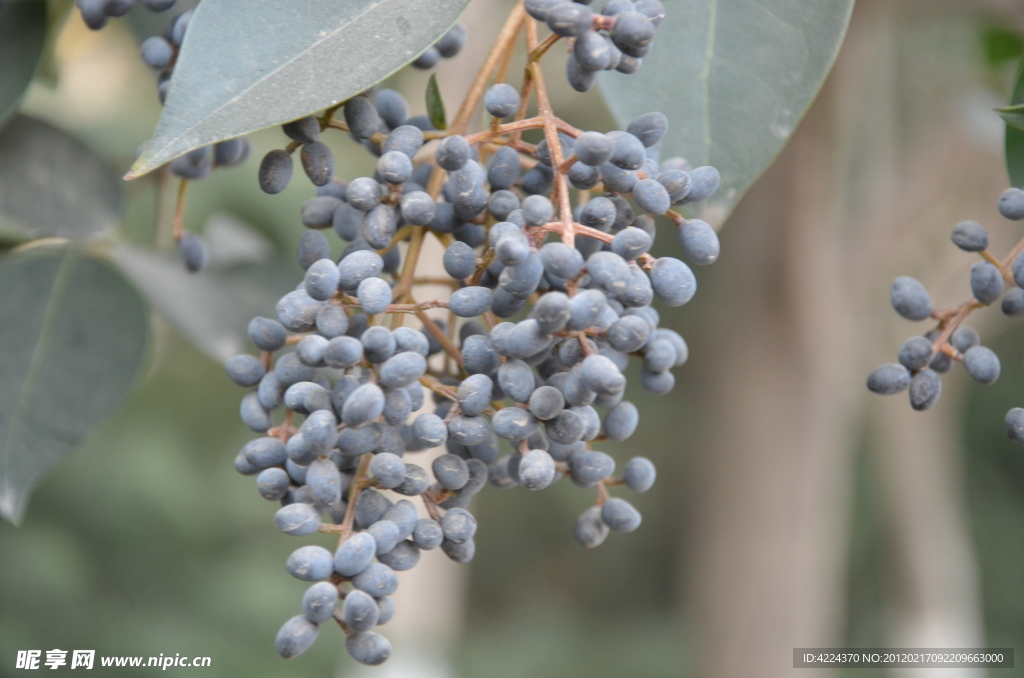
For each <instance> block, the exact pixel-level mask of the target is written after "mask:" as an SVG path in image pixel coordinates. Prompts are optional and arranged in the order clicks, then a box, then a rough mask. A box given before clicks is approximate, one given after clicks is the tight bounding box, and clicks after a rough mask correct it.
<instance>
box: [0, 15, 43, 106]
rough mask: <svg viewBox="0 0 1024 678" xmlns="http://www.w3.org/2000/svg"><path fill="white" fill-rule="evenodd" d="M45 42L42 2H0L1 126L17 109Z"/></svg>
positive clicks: (30, 80)
mask: <svg viewBox="0 0 1024 678" xmlns="http://www.w3.org/2000/svg"><path fill="white" fill-rule="evenodd" d="M45 42H46V4H45V3H42V2H0V126H3V124H4V122H6V121H7V120H8V119H9V118H10V117H11V116H12V115H14V112H15V111H16V110H18V104H20V103H21V96H22V94H24V92H25V90H26V89H27V88H28V84H29V83H30V82H32V74H33V73H35V72H36V66H37V65H38V64H39V58H40V56H41V55H42V53H43V44H45Z"/></svg>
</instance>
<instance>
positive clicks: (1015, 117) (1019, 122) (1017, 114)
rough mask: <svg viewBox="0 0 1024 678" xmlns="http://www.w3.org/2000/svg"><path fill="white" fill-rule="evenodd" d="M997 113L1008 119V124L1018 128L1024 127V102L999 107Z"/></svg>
mask: <svg viewBox="0 0 1024 678" xmlns="http://www.w3.org/2000/svg"><path fill="white" fill-rule="evenodd" d="M996 113H998V114H999V117H1000V118H1002V119H1003V120H1005V121H1006V124H1007V125H1010V126H1012V127H1016V128H1017V129H1024V104H1017V105H1016V106H1004V107H1002V108H997V109H996Z"/></svg>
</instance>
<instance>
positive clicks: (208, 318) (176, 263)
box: [111, 243, 295, 362]
mask: <svg viewBox="0 0 1024 678" xmlns="http://www.w3.org/2000/svg"><path fill="white" fill-rule="evenodd" d="M111 258H112V260H113V262H114V263H115V264H116V265H117V267H118V268H119V269H120V270H121V272H122V273H124V275H125V277H126V278H128V279H129V280H130V281H131V282H132V283H133V284H134V285H135V288H136V289H137V290H139V292H140V293H141V294H142V295H143V296H144V297H146V299H147V300H149V302H150V304H152V306H153V308H155V309H156V310H157V311H159V312H160V314H161V315H162V316H164V317H165V318H166V319H167V320H168V321H169V322H170V323H171V324H172V325H173V326H174V328H175V329H176V330H177V331H178V332H179V333H181V335H182V336H184V337H185V338H186V339H187V340H189V341H190V342H192V344H194V345H195V346H196V348H198V349H199V350H201V351H202V352H203V353H205V354H206V355H208V356H210V357H211V358H213V359H214V360H218V361H220V362H224V361H226V360H227V359H228V358H230V357H231V356H233V355H237V354H238V353H241V352H243V351H248V350H251V347H250V345H249V342H248V339H247V335H246V328H247V327H248V325H249V321H250V320H251V319H252V317H253V316H256V315H263V316H269V317H274V307H275V305H276V304H277V300H278V299H280V298H281V297H282V296H283V295H284V294H286V293H287V292H289V291H290V290H291V289H293V288H294V287H295V270H294V267H288V266H284V265H283V264H280V263H279V264H276V265H263V266H255V265H249V266H235V267H231V268H226V269H221V270H217V269H216V268H215V267H212V266H211V267H210V268H209V269H204V270H202V271H200V272H198V273H189V272H188V271H186V270H185V267H184V265H183V264H182V263H181V259H180V258H178V257H177V256H173V255H165V254H157V253H154V252H150V251H147V250H143V249H139V248H137V247H134V246H132V245H128V244H125V243H122V244H118V245H116V246H115V247H114V249H113V251H112V252H111Z"/></svg>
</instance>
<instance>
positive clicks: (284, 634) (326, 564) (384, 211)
mask: <svg viewBox="0 0 1024 678" xmlns="http://www.w3.org/2000/svg"><path fill="white" fill-rule="evenodd" d="M613 4H617V3H613ZM584 9H585V8H584ZM527 21H528V19H527V18H526V17H525V16H523V12H522V9H521V7H520V8H517V9H516V10H514V11H513V14H512V16H511V18H510V19H509V23H508V24H506V29H504V30H503V32H502V35H503V36H504V35H507V34H508V32H509V31H510V29H509V26H511V27H512V28H513V29H515V30H516V31H518V30H521V28H522V26H523V24H524V23H525V22H527ZM511 34H512V35H513V36H514V35H515V33H511ZM554 37H555V38H556V39H557V38H558V37H559V36H558V34H555V36H554ZM602 39H603V38H602ZM550 42H553V41H550ZM511 46H512V43H511V40H504V41H503V40H502V38H501V36H499V41H498V42H497V43H496V45H495V48H494V50H492V56H491V57H488V61H487V62H486V63H485V65H484V69H483V70H482V76H481V77H482V78H483V79H482V81H481V82H482V83H483V85H486V80H487V79H488V78H489V77H491V75H492V74H493V72H494V69H495V68H496V66H495V64H496V63H497V61H498V60H499V59H500V57H501V54H502V50H504V53H505V54H507V53H508V50H510V49H511ZM527 47H528V49H529V50H530V52H531V57H530V58H529V60H528V66H527V73H526V79H525V81H524V84H523V87H522V89H521V90H516V89H515V88H513V87H512V86H510V85H508V84H506V83H503V82H498V83H495V84H493V85H492V86H491V87H490V88H489V89H487V88H486V87H485V86H481V87H480V88H479V89H478V94H477V95H476V98H475V99H474V98H473V96H472V95H471V96H470V97H468V98H467V100H466V102H465V103H464V104H463V106H462V109H461V110H460V112H459V115H458V116H457V117H456V118H455V121H454V122H453V123H452V125H451V129H450V130H448V131H438V130H434V129H432V128H430V127H429V125H428V124H425V123H424V121H423V120H422V119H419V120H417V119H416V118H410V117H409V109H408V106H407V104H406V102H405V101H404V100H403V99H402V97H401V95H399V94H398V93H397V92H394V91H392V90H386V89H383V90H379V91H376V92H371V93H366V94H363V95H360V96H357V97H355V98H353V99H350V100H348V101H347V102H344V103H343V104H339V105H338V106H335V107H334V108H331V109H328V110H327V111H326V112H324V113H323V114H322V115H320V116H318V117H314V116H309V117H306V118H303V119H301V120H297V121H295V122H292V123H289V124H287V125H285V126H284V132H285V134H286V135H287V136H288V137H289V138H290V139H291V143H289V144H288V146H287V147H286V148H284V149H278V150H273V151H271V152H270V153H268V154H267V155H266V157H264V159H263V161H262V163H261V165H260V169H259V173H258V180H259V184H260V186H261V188H262V189H263V190H264V191H266V192H267V193H278V192H280V191H281V190H283V189H284V188H285V186H287V185H288V183H289V181H290V179H291V176H292V173H293V161H292V154H293V153H294V152H295V151H296V150H299V151H300V159H301V162H302V166H303V170H304V171H305V173H306V175H307V176H308V178H309V179H310V180H311V182H312V183H313V184H314V185H315V186H317V189H316V195H315V196H314V197H312V198H310V199H309V200H307V201H306V202H305V203H304V204H303V206H302V209H301V220H302V223H303V224H304V225H305V226H306V228H307V229H308V230H307V231H306V232H305V233H304V234H303V236H302V238H301V239H300V242H299V245H298V259H299V263H300V264H301V266H302V268H303V269H304V270H305V276H304V279H303V281H302V282H301V283H300V284H299V285H298V286H297V287H296V289H295V290H294V291H292V292H289V293H288V294H286V295H285V296H283V297H282V298H281V299H280V301H279V302H278V304H277V309H276V311H277V313H276V315H277V317H276V319H273V318H265V317H257V318H254V319H253V320H252V322H251V323H250V325H249V337H250V339H251V340H252V342H253V344H254V345H255V346H256V348H257V349H258V350H259V351H260V355H259V356H258V357H257V356H252V355H239V356H235V357H234V358H232V359H231V360H229V361H228V364H227V371H228V375H229V377H230V378H231V379H232V380H233V381H234V382H235V383H236V384H238V385H240V386H243V387H246V388H249V389H252V390H250V391H249V392H248V393H247V394H246V395H245V396H244V397H243V398H242V403H241V418H242V420H243V422H244V423H245V424H246V425H247V426H248V427H249V428H250V429H252V430H254V431H257V432H259V433H263V434H265V435H264V436H262V437H259V438H256V439H254V440H252V441H250V442H249V443H248V444H247V445H246V446H245V447H244V448H243V449H242V450H241V451H240V452H239V454H238V456H237V457H236V459H235V467H236V469H237V470H238V471H240V472H241V473H243V474H246V475H255V476H256V484H257V490H258V491H259V493H260V494H261V495H262V496H263V497H264V498H266V499H268V500H271V501H278V502H280V503H281V505H282V506H281V508H280V509H279V510H278V511H277V513H276V515H275V522H276V524H277V526H278V528H279V529H281V530H282V531H283V532H285V533H287V534H290V535H295V536H305V535H311V534H313V533H315V532H329V533H334V534H337V535H338V537H339V545H338V547H337V549H336V550H335V551H334V552H333V553H332V552H331V551H329V550H327V549H325V548H322V547H320V546H303V547H300V548H299V549H297V550H296V551H295V552H294V553H293V554H292V555H291V556H290V557H289V558H288V562H287V568H288V571H289V572H290V573H291V574H292V575H293V576H295V577H297V578H299V579H301V580H304V581H309V582H312V585H311V586H310V588H309V589H308V591H307V592H306V595H305V597H304V598H303V610H304V613H303V614H301V615H299V616H296V617H294V618H292V619H290V620H289V621H288V622H286V623H285V625H284V626H283V627H282V628H281V631H280V632H279V634H278V637H277V649H278V651H279V653H280V654H281V655H282V656H284V657H294V656H296V655H298V654H300V653H301V652H303V651H304V650H306V649H307V648H308V647H309V646H310V645H311V644H312V643H313V641H314V640H315V639H316V637H317V635H318V634H319V629H320V625H321V624H323V623H325V622H327V621H329V620H331V619H334V620H335V621H336V622H337V623H338V624H339V625H340V626H341V628H342V629H343V630H344V631H345V633H346V635H347V640H346V647H347V649H348V652H349V654H350V655H351V656H352V657H353V658H354V659H356V660H357V661H359V662H362V663H365V664H379V663H381V662H383V661H385V660H386V659H387V658H388V656H389V655H390V652H391V647H390V644H389V643H388V641H387V640H386V639H385V638H384V637H383V636H381V635H379V634H377V633H375V632H374V629H375V628H376V627H377V626H379V625H381V624H384V623H386V622H387V621H388V620H389V619H390V618H391V616H392V614H393V612H394V608H393V605H392V603H391V601H390V598H389V596H390V595H391V594H392V593H393V592H394V591H395V590H396V587H397V586H398V579H397V576H396V574H395V573H396V572H399V571H403V570H407V569H410V568H412V567H414V566H415V565H416V564H417V562H418V560H419V558H420V553H421V551H422V550H429V549H434V548H440V549H441V550H442V551H443V552H444V553H445V554H446V555H447V556H448V557H449V558H451V559H452V560H454V561H456V562H459V563H465V562H468V561H469V560H471V559H472V557H473V555H474V552H475V545H474V541H473V537H474V534H475V532H476V529H477V521H476V519H475V518H474V517H473V515H472V513H470V511H469V510H468V509H469V505H470V502H471V500H472V498H473V496H474V495H476V494H477V493H478V492H479V491H480V490H481V489H482V488H483V487H484V486H485V485H487V484H488V483H490V484H491V485H493V486H496V487H499V488H510V487H513V486H515V485H522V486H523V487H526V488H528V489H530V490H541V489H543V488H545V487H548V486H549V485H551V484H553V483H555V482H557V481H558V480H560V479H562V478H564V477H568V478H569V479H570V481H571V482H572V483H573V484H575V485H577V486H579V487H582V488H590V489H592V490H594V492H595V502H594V503H593V505H591V506H590V507H589V508H587V509H586V510H585V511H584V512H583V514H582V515H581V516H580V518H579V520H578V522H577V525H576V537H577V539H578V540H579V541H580V542H581V543H582V544H583V545H585V546H588V547H595V546H597V545H599V544H601V543H602V542H603V541H604V540H605V538H606V537H607V535H608V534H609V532H610V531H617V532H630V531H632V530H635V529H636V528H637V527H638V526H639V525H640V522H641V515H640V513H639V512H638V511H637V510H636V509H635V508H634V507H633V506H632V505H631V504H630V503H629V502H627V501H626V500H624V499H621V498H613V497H610V496H609V493H608V487H609V486H617V485H625V486H626V487H627V488H628V489H630V490H632V491H635V492H644V491H646V490H648V489H649V488H650V487H651V486H652V485H653V483H654V481H655V476H656V471H655V467H654V465H653V464H652V463H651V462H650V461H649V460H648V459H646V458H644V457H633V458H632V459H630V460H629V462H628V463H627V464H625V466H624V469H623V471H622V473H621V475H620V476H618V477H614V475H613V474H614V473H615V470H616V461H615V460H614V459H613V458H612V457H611V456H610V455H609V454H607V453H606V452H603V451H599V450H596V449H594V446H595V445H597V444H600V443H601V442H605V441H623V440H626V439H628V438H629V437H630V436H631V435H632V434H633V432H634V431H635V429H636V427H637V424H638V418H639V413H638V410H637V407H636V406H635V405H633V404H632V403H630V402H629V401H627V400H624V399H623V395H624V393H625V386H626V378H625V376H624V375H623V371H624V370H625V369H626V366H627V364H628V362H629V359H630V356H636V357H637V358H638V359H639V361H640V362H641V363H642V366H641V369H640V381H641V384H642V385H643V386H644V387H645V388H646V389H647V390H649V391H651V392H653V393H655V394H659V395H661V394H665V393H668V392H669V391H670V390H671V389H672V387H673V386H674V382H675V378H674V376H673V374H672V372H671V370H672V369H673V368H676V367H679V366H681V365H682V364H683V363H685V362H686V359H687V356H688V350H687V346H686V343H685V341H684V340H683V339H682V337H680V336H679V335H678V334H677V333H676V332H674V331H672V330H669V329H666V328H660V327H659V314H658V311H656V310H655V309H654V308H653V307H652V306H651V303H652V302H653V301H654V299H655V297H657V298H658V299H660V300H661V301H662V302H663V303H665V304H666V305H668V306H680V305H682V304H685V303H686V302H688V301H689V300H690V299H691V298H692V297H693V295H694V293H695V291H696V279H695V277H694V274H693V272H692V271H691V269H690V267H689V266H688V265H687V264H685V263H683V262H682V261H680V260H679V259H675V258H672V257H663V258H660V259H655V258H653V257H652V256H651V255H650V254H648V250H649V249H650V248H651V245H652V243H653V242H654V238H655V235H656V228H655V226H656V222H655V219H656V217H667V218H668V219H669V220H670V222H671V223H672V224H674V225H675V226H676V227H678V232H679V238H680V243H681V245H682V249H683V252H684V254H685V255H686V256H687V258H689V260H690V261H691V262H692V263H694V264H710V263H712V262H714V261H715V260H716V259H717V258H718V254H719V242H718V238H717V235H716V234H715V232H714V230H713V229H712V228H711V227H710V226H709V225H708V224H706V223H704V222H703V221H700V220H687V219H685V218H684V217H683V216H682V215H680V214H678V213H677V212H675V211H673V210H672V209H671V207H672V205H681V204H684V203H687V202H693V201H697V200H703V199H705V198H707V197H708V196H710V195H711V194H712V193H713V192H714V191H715V190H716V189H717V187H718V184H719V175H718V172H717V171H716V170H715V169H714V168H712V167H698V168H695V169H694V168H691V167H690V166H689V164H688V163H687V162H686V161H685V160H683V159H682V158H672V159H668V160H665V161H663V162H659V158H658V149H659V143H660V141H661V139H662V137H663V136H664V134H665V132H666V130H667V127H668V121H667V119H666V117H665V116H664V115H662V114H661V113H649V114H646V115H643V116H640V117H639V118H637V119H636V120H634V121H633V122H632V123H630V125H629V126H628V127H627V129H625V130H616V131H613V132H608V133H600V132H593V131H589V132H583V131H580V130H578V129H575V128H574V127H572V126H570V125H568V124H567V123H565V122H564V121H562V120H560V119H559V118H557V117H555V116H554V114H553V113H552V111H551V109H550V103H549V100H548V98H547V91H546V89H545V86H544V82H543V78H542V75H541V73H540V69H539V68H538V65H537V60H536V58H539V56H540V55H541V54H543V51H544V50H543V49H540V46H539V45H538V44H537V43H536V39H535V33H534V32H533V30H532V26H530V27H529V28H528V30H527ZM494 54H497V57H494V56H493V55H494ZM485 90H486V91H485ZM531 92H533V93H536V96H537V103H538V108H539V114H538V115H537V116H536V117H533V118H525V111H526V105H525V104H526V101H525V100H526V99H527V98H528V97H529V95H530V93H531ZM371 96H372V97H373V99H372V100H371ZM480 98H483V100H484V105H485V107H486V109H487V110H488V112H489V113H490V114H491V116H492V120H491V125H490V126H489V127H488V129H486V130H484V131H481V132H477V133H473V134H467V133H466V127H467V123H468V120H469V118H470V117H471V115H472V113H473V111H474V109H475V107H476V105H477V104H478V103H479V99H480ZM336 113H341V116H342V117H343V121H342V120H339V119H337V118H336V117H335V114H336ZM509 117H514V119H513V120H512V121H511V122H502V120H503V119H505V118H509ZM328 129H340V130H344V131H346V132H348V134H349V135H350V137H351V138H352V139H353V140H354V141H355V142H356V143H359V144H361V145H362V146H363V147H364V148H365V149H367V150H368V151H369V152H371V153H373V154H374V155H376V156H377V157H378V160H377V166H376V171H375V173H374V175H373V176H362V177H357V178H354V179H352V180H351V181H349V182H345V181H342V180H340V179H337V178H335V177H334V173H335V163H334V158H333V156H332V154H331V151H330V149H329V148H328V147H327V146H326V145H325V144H324V143H323V142H322V141H320V135H321V134H322V133H323V132H325V131H326V130H328ZM530 129H540V130H543V132H544V139H543V140H542V141H541V142H540V143H538V144H531V143H527V142H526V141H524V140H523V139H522V137H521V134H522V132H523V131H525V130H530ZM435 141H436V143H434V142H435ZM524 170H525V171H524ZM570 187H572V188H575V189H576V190H577V191H578V192H577V195H576V198H577V200H576V205H575V208H574V207H573V206H572V201H571V199H570V198H571V196H570ZM630 200H632V204H631V202H630ZM328 229H333V231H334V232H335V234H336V235H337V236H338V237H339V238H340V239H341V240H342V241H343V242H345V243H347V244H346V246H345V248H344V251H343V252H342V255H341V257H340V259H338V260H337V261H336V260H334V259H333V258H332V257H331V249H330V244H329V242H328V240H327V238H326V237H325V235H324V231H326V230H328ZM552 233H554V234H557V235H558V236H560V237H558V238H557V239H555V240H552V241H550V242H549V241H547V240H548V236H549V235H550V234H552ZM428 236H429V237H433V238H436V239H437V240H438V241H439V242H441V243H442V244H443V245H444V247H445V251H444V255H443V265H444V269H445V271H446V272H447V274H448V276H449V277H448V278H428V277H417V274H418V271H417V262H418V259H419V256H420V253H421V251H422V246H423V243H424V240H425V238H427V237H428ZM428 283H429V284H442V285H447V286H448V287H450V288H451V290H452V292H451V295H450V298H449V299H433V300H426V301H423V300H417V299H416V298H415V297H414V292H415V291H416V289H417V285H420V284H428ZM431 309H447V311H448V317H447V319H446V320H442V319H440V318H434V317H431V316H430V315H428V313H427V311H428V310H431ZM409 315H414V316H415V317H416V318H417V320H418V322H419V324H420V326H421V327H420V329H412V328H410V327H406V326H405V324H404V322H405V319H406V318H407V317H408V316H409ZM428 391H429V392H430V395H431V402H430V404H429V406H428V403H427V397H426V396H427V392H428ZM425 407H426V410H424V408H425ZM598 410H603V411H604V416H603V417H602V416H601V414H599V411H598ZM281 411H283V415H281V416H280V417H279V416H278V414H277V413H279V412H281ZM300 417H301V418H302V419H301V423H300V419H299V418H300ZM503 441H504V442H503ZM502 446H508V449H507V450H505V451H503V450H502ZM439 447H444V448H445V451H446V453H445V454H442V455H440V456H438V457H436V458H435V459H433V461H432V462H430V463H429V464H426V463H420V464H417V463H410V462H408V461H406V458H405V455H406V454H407V453H415V452H418V451H423V450H429V449H434V448H439ZM414 497H418V498H419V501H420V502H421V503H422V509H423V514H422V515H421V513H420V512H419V511H418V510H417V507H416V506H415V505H414V504H413V503H412V502H411V501H410V498H414Z"/></svg>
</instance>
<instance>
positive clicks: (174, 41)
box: [76, 0, 252, 273]
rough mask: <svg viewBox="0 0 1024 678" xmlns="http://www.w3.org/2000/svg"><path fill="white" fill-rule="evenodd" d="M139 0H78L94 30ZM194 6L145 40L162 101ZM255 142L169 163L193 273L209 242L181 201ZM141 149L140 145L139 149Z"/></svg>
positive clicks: (158, 5)
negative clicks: (188, 221)
mask: <svg viewBox="0 0 1024 678" xmlns="http://www.w3.org/2000/svg"><path fill="white" fill-rule="evenodd" d="M136 2H137V0H77V3H76V4H77V5H78V8H79V10H80V11H81V13H82V19H83V20H84V21H85V24H86V25H87V26H88V27H89V28H91V29H92V30H94V31H95V30H99V29H101V28H103V27H104V26H105V25H106V24H107V19H108V18H109V17H119V16H124V15H125V14H127V13H128V12H129V10H131V9H132V7H134V6H135V4H136ZM174 3H175V0H143V4H144V5H145V6H146V7H147V8H149V9H150V10H152V11H154V12H163V11H165V10H168V9H170V8H171V7H173V6H174ZM191 18H192V10H187V11H184V12H181V13H180V14H178V15H176V16H175V17H174V18H173V19H171V21H170V22H169V23H168V24H167V28H166V29H165V30H164V33H163V35H154V36H151V37H149V38H146V40H144V41H143V43H142V48H141V54H142V60H143V61H144V62H146V64H147V65H148V66H150V67H151V68H154V69H156V70H157V71H159V76H158V77H157V81H156V86H157V94H158V95H159V97H160V103H161V104H162V103H164V100H165V99H166V98H167V90H168V89H169V88H170V84H171V74H172V72H173V70H174V62H175V60H177V58H178V50H179V49H180V48H181V43H182V41H183V40H184V39H185V31H186V30H187V29H188V23H189V20H191ZM251 150H252V146H251V144H250V143H249V140H248V139H244V138H236V139H227V140H225V141H221V142H218V143H216V144H212V145H210V146H203V147H202V148H197V149H195V150H194V151H191V152H189V153H186V154H185V155H182V156H179V157H177V158H175V159H174V160H172V161H171V162H170V163H168V169H169V170H170V172H171V174H174V175H175V176H177V177H180V178H181V186H180V188H179V195H178V204H179V209H178V211H177V213H176V214H175V219H174V233H173V235H174V240H175V242H177V243H178V252H179V254H180V255H181V259H182V262H183V263H184V264H185V268H186V269H188V270H189V271H192V272H193V273H194V272H196V271H198V270H199V269H201V268H202V267H203V266H204V265H205V264H206V245H205V244H204V243H203V241H202V239H201V238H200V237H199V236H198V235H196V234H195V233H192V232H190V231H187V230H185V229H184V228H183V227H182V217H183V215H182V213H181V209H180V207H181V205H182V201H183V199H184V193H185V189H186V187H187V186H188V183H187V182H188V181H189V180H196V179H203V178H205V177H207V176H208V175H209V174H210V172H212V171H213V170H214V168H216V167H234V166H235V165H240V164H242V163H243V162H245V160H246V159H247V158H248V157H249V153H250V152H251ZM140 152H141V149H140Z"/></svg>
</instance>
